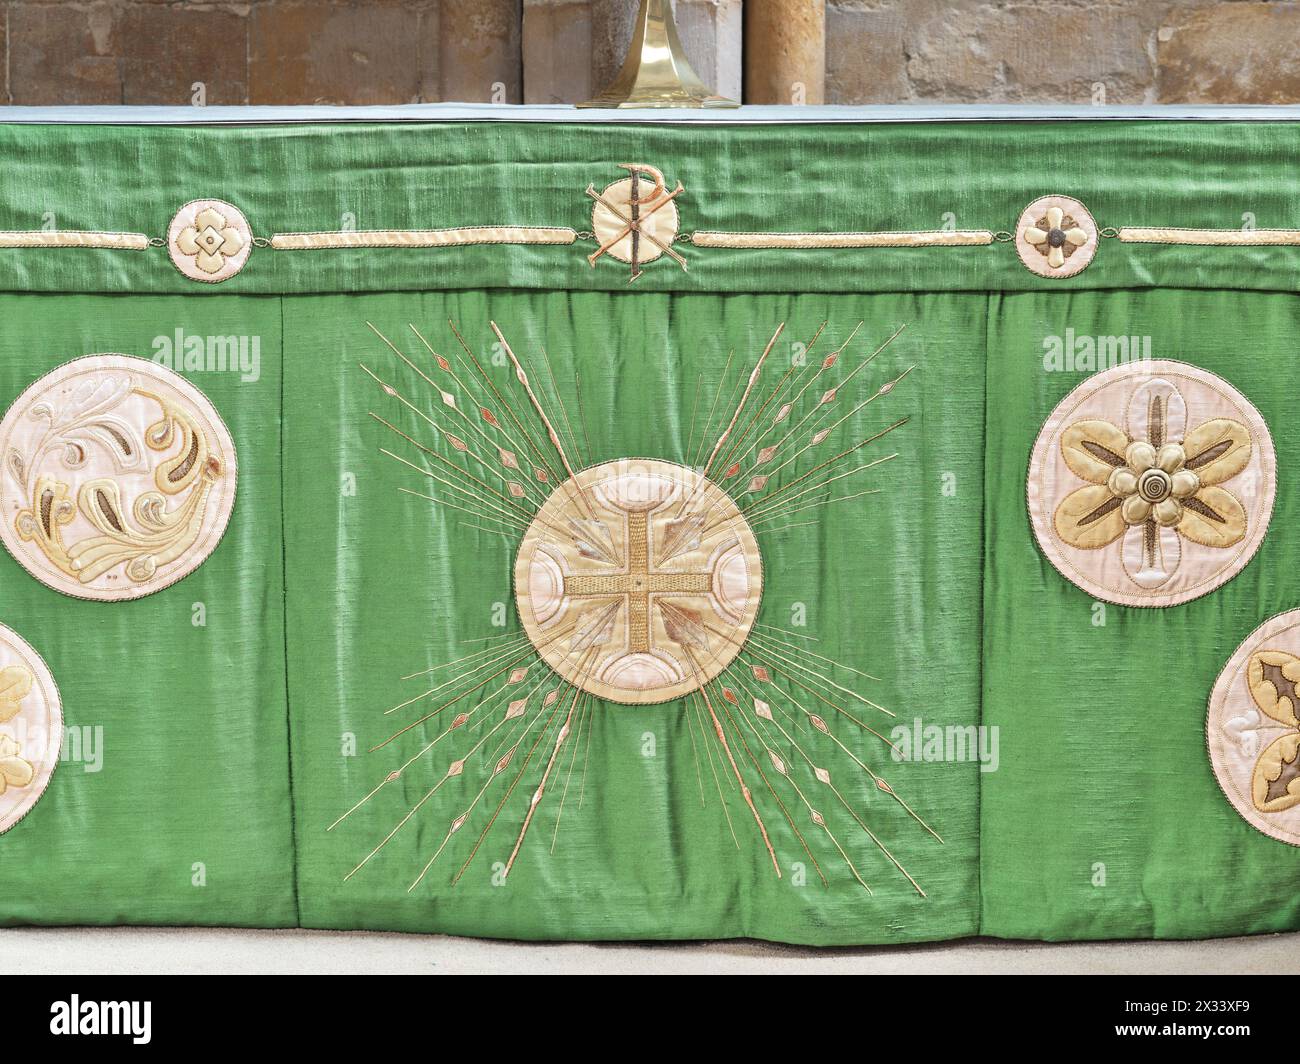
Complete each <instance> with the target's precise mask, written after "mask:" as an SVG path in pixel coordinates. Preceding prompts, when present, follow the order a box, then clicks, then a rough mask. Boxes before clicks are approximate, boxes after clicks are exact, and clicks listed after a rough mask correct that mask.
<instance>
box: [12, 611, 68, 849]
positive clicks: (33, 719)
mask: <svg viewBox="0 0 1300 1064" xmlns="http://www.w3.org/2000/svg"><path fill="white" fill-rule="evenodd" d="M62 744H63V711H62V707H61V704H60V699H59V689H58V687H57V686H56V685H55V683H54V678H53V677H52V676H51V675H50V671H49V669H48V668H47V667H46V665H45V662H44V661H43V660H42V659H41V656H40V655H39V654H37V653H36V651H35V650H33V649H32V648H31V647H30V646H29V645H28V644H27V643H26V642H24V640H23V639H22V638H21V637H19V636H18V634H17V633H16V632H14V631H12V630H11V629H9V628H6V627H5V626H4V625H3V624H0V835H3V834H4V833H5V832H6V831H8V830H9V829H10V828H12V827H13V826H14V825H15V824H17V823H18V821H20V820H21V819H22V818H23V817H24V816H26V815H27V814H28V813H29V812H30V811H31V809H32V807H33V806H35V805H36V803H37V802H38V801H39V800H40V798H41V796H42V795H43V794H44V793H45V788H46V787H47V786H49V782H50V777H51V776H52V775H53V774H54V770H55V768H56V767H57V766H58V762H59V751H60V749H61V747H62ZM2 850H3V843H2V842H0V851H2Z"/></svg>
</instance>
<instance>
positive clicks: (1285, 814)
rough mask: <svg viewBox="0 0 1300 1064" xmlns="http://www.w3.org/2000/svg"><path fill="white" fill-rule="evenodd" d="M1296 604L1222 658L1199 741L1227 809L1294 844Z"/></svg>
mask: <svg viewBox="0 0 1300 1064" xmlns="http://www.w3.org/2000/svg"><path fill="white" fill-rule="evenodd" d="M1297 685H1300V610H1292V611H1290V612H1289V613H1283V614H1280V615H1279V616H1277V617H1274V618H1272V619H1271V620H1269V621H1266V622H1265V623H1264V624H1262V625H1261V626H1260V627H1259V628H1257V629H1255V631H1254V632H1252V633H1251V634H1250V636H1249V637H1248V638H1247V639H1246V641H1245V642H1244V643H1242V645H1241V646H1240V647H1238V648H1237V652H1236V653H1235V654H1233V656H1232V657H1231V658H1229V659H1228V663H1227V665H1225V666H1224V668H1223V671H1222V672H1221V673H1220V674H1219V679H1218V681H1217V682H1216V683H1215V685H1214V690H1213V691H1212V692H1211V694H1210V706H1209V712H1208V715H1207V717H1206V722H1205V741H1206V746H1207V747H1208V749H1209V753H1210V764H1211V766H1212V767H1213V769H1214V776H1215V779H1217V780H1218V781H1219V786H1220V787H1221V788H1223V793H1224V795H1226V796H1227V799H1228V801H1229V802H1231V803H1232V807H1233V808H1234V809H1236V810H1237V812H1238V813H1240V814H1241V815H1242V817H1244V818H1245V819H1246V821H1247V822H1248V823H1249V824H1251V825H1252V826H1253V827H1255V828H1257V829H1258V830H1260V831H1262V832H1263V833H1264V834H1265V835H1269V836H1271V837H1272V838H1275V839H1279V840H1281V841H1282V842H1288V843H1290V844H1291V845H1292V846H1300V686H1297Z"/></svg>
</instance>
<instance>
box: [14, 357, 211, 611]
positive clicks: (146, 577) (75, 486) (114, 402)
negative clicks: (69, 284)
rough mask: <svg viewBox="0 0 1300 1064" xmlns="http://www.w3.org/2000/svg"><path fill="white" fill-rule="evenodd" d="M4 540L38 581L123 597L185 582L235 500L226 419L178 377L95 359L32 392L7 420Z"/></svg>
mask: <svg viewBox="0 0 1300 1064" xmlns="http://www.w3.org/2000/svg"><path fill="white" fill-rule="evenodd" d="M0 455H3V459H4V465H3V467H2V468H0V502H2V503H3V504H4V512H6V513H10V514H13V515H14V516H12V517H6V518H5V519H4V521H3V524H0V539H3V541H4V544H5V546H6V547H7V548H8V549H9V551H10V553H11V554H13V555H14V557H15V558H17V560H18V561H19V562H20V563H21V564H22V565H23V566H24V568H26V569H27V570H28V572H30V573H31V574H32V575H33V576H35V577H36V578H37V579H38V580H40V581H41V582H42V583H44V584H47V585H48V586H50V587H52V588H54V589H55V590H58V591H62V592H64V593H65V594H68V595H73V596H76V597H79V598H91V599H99V600H103V601H117V600H122V599H132V598H139V597H140V596H142V595H147V594H150V593H152V592H154V591H158V590H161V589H162V588H163V587H166V586H168V585H169V584H171V583H174V582H175V581H176V580H179V579H181V578H182V577H184V576H186V575H188V574H189V573H190V572H192V571H193V570H194V569H196V568H197V567H198V566H199V565H200V564H202V562H203V561H204V560H205V559H206V558H207V556H208V555H209V554H210V553H211V551H212V550H213V549H215V547H216V545H217V543H218V542H219V540H220V538H221V535H222V533H223V532H224V530H225V527H226V524H227V522H228V521H229V519H230V514H231V511H232V509H233V507H234V499H235V480H236V468H235V450H234V444H233V442H232V441H231V439H230V434H229V432H228V430H227V429H226V427H225V425H224V423H223V422H222V421H221V418H220V416H219V415H218V414H217V413H216V411H215V410H214V409H213V408H212V405H211V404H210V403H209V402H208V401H207V399H206V397H204V396H203V394H202V393H201V392H199V391H198V390H197V389H196V388H194V386H193V385H191V384H189V383H188V382H187V381H185V380H184V378H182V377H180V376H179V375H178V374H176V373H173V372H172V371H171V370H169V369H167V368H165V367H163V366H161V365H158V364H156V363H154V362H150V361H147V360H145V359H137V358H131V357H129V356H125V355H89V356H87V357H85V358H81V359H77V360H76V361H74V362H71V363H68V364H67V365H65V366H62V367H59V368H58V369H56V370H54V371H53V372H52V373H50V374H48V375H46V376H45V377H43V378H41V379H40V380H39V381H37V382H36V383H35V384H34V385H32V386H31V387H30V388H29V389H28V390H27V391H26V392H24V393H23V395H22V396H20V397H19V399H18V400H17V401H16V402H15V403H14V405H13V407H11V408H10V410H9V412H8V414H6V416H5V418H4V420H3V421H2V422H0Z"/></svg>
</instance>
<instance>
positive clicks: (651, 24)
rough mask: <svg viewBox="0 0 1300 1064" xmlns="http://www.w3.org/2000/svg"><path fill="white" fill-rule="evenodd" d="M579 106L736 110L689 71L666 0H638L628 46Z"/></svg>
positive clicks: (736, 105)
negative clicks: (607, 78) (603, 84)
mask: <svg viewBox="0 0 1300 1064" xmlns="http://www.w3.org/2000/svg"><path fill="white" fill-rule="evenodd" d="M578 106H579V107H739V106H740V104H738V103H737V102H736V101H735V100H728V99H727V98H726V97H725V96H718V95H716V94H715V93H713V92H711V91H710V90H709V87H708V86H707V85H705V84H704V82H702V81H701V80H700V78H699V75H698V74H696V73H695V71H694V70H693V69H692V68H691V64H690V63H689V62H688V61H687V59H686V52H685V51H684V50H683V48H682V42H681V39H680V38H679V37H678V36H677V26H676V24H675V23H674V22H673V11H672V7H671V6H670V5H669V0H641V10H640V11H638V12H637V16H636V32H635V33H633V34H632V47H631V48H630V49H629V50H628V53H627V58H626V59H625V60H623V69H622V70H620V71H619V73H618V77H616V78H615V79H614V81H613V83H612V84H611V85H609V86H608V87H607V88H606V89H605V90H604V91H603V92H602V93H600V95H598V96H597V97H596V98H595V99H593V100H588V101H587V102H586V103H580V104H578Z"/></svg>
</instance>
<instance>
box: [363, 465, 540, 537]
mask: <svg viewBox="0 0 1300 1064" xmlns="http://www.w3.org/2000/svg"><path fill="white" fill-rule="evenodd" d="M379 453H380V454H382V455H386V456H387V457H389V458H391V459H393V461H395V462H400V463H401V464H402V465H404V466H407V467H408V468H410V469H414V470H415V471H416V472H417V473H420V474H422V475H424V476H426V477H428V478H429V479H430V480H434V481H437V482H438V483H439V484H441V485H442V486H443V487H445V488H450V489H451V490H452V491H457V492H460V493H461V494H463V495H467V496H469V497H471V498H473V497H474V493H473V492H472V491H470V490H469V489H467V488H464V487H461V486H460V485H458V484H454V483H452V482H451V481H450V480H446V479H444V478H443V477H440V476H438V474H437V473H435V472H434V471H433V470H431V469H426V468H425V467H424V466H419V465H416V464H415V463H414V462H412V461H410V460H408V459H406V458H403V457H402V456H401V455H399V454H394V453H393V452H392V451H390V450H388V448H386V447H381V448H379ZM434 501H435V502H436V501H437V500H436V499H435V500H434ZM479 501H480V502H481V503H483V505H485V506H487V507H488V508H489V509H492V510H494V511H496V512H497V513H500V514H503V515H504V516H505V517H506V518H508V519H509V520H511V521H518V522H520V525H521V531H522V529H524V528H527V527H528V522H527V521H523V520H522V519H521V518H519V517H518V516H516V515H515V514H512V513H511V512H510V511H509V510H506V509H504V508H502V507H500V506H497V505H495V504H493V503H490V502H487V500H484V499H480V500H479Z"/></svg>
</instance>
